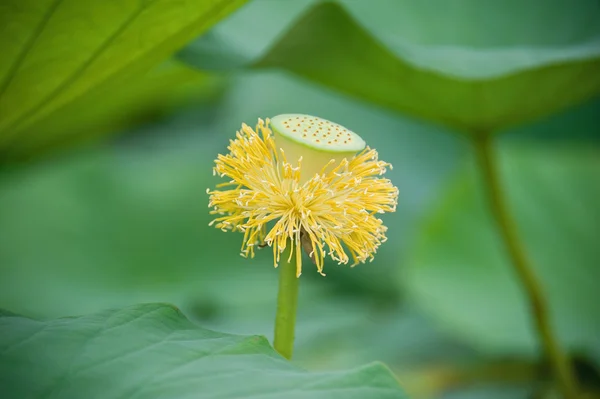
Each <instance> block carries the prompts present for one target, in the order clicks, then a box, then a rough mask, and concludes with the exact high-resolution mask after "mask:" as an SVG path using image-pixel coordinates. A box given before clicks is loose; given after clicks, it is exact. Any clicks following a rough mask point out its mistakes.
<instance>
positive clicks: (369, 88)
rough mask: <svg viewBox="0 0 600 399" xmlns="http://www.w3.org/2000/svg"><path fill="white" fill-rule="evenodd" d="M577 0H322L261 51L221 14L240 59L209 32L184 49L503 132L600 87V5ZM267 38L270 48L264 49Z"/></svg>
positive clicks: (200, 57)
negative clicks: (249, 48) (242, 48)
mask: <svg viewBox="0 0 600 399" xmlns="http://www.w3.org/2000/svg"><path fill="white" fill-rule="evenodd" d="M579 3H581V4H580V5H579V6H578V7H573V6H572V3H571V2H567V1H556V2H554V3H552V4H549V3H548V2H541V1H534V2H528V3H526V4H523V3H522V2H515V1H511V2H509V3H508V4H504V3H503V4H500V3H497V2H481V1H459V2H452V3H448V2H444V1H424V2H400V1H395V2H394V1H381V2H377V3H368V2H362V3H361V2H352V1H347V2H325V3H319V4H316V5H314V6H313V7H312V8H310V9H309V10H308V11H306V13H304V14H303V15H301V16H300V18H299V19H296V20H294V22H293V23H291V24H290V26H289V28H288V30H287V31H286V32H284V33H283V34H280V33H279V32H278V35H277V36H276V37H275V38H273V37H267V36H266V35H262V36H261V35H259V36H258V37H259V38H260V39H261V40H262V41H260V40H259V42H260V43H257V44H255V47H256V48H257V49H258V51H255V52H252V51H245V52H243V51H237V50H235V49H236V48H238V49H239V47H240V46H239V44H238V43H240V42H244V43H246V44H248V45H251V43H252V42H251V39H249V38H248V37H253V34H252V30H248V29H243V25H242V27H240V25H239V24H227V22H228V21H225V22H224V24H223V25H224V26H221V27H219V26H218V27H217V28H216V34H217V35H220V36H219V37H226V38H227V40H226V41H225V44H229V48H230V49H231V50H232V53H235V57H233V61H232V60H228V59H227V56H226V54H227V52H226V50H224V49H223V46H220V47H219V51H218V52H215V51H212V52H211V46H209V45H208V44H206V45H205V46H204V47H205V48H202V45H201V44H202V43H203V39H200V41H199V43H200V44H198V43H197V44H195V45H193V46H192V47H190V48H188V49H186V50H185V51H184V52H183V53H182V55H181V56H182V58H183V59H184V60H186V61H187V62H190V63H192V64H195V65H198V66H201V67H204V66H207V64H205V61H204V60H206V58H207V57H206V56H207V54H210V55H211V56H213V55H215V56H216V57H217V59H218V57H219V56H221V58H222V59H223V62H222V63H221V64H219V62H218V61H215V59H214V58H212V57H211V61H210V62H211V63H212V64H213V65H216V67H218V68H219V67H223V68H226V67H227V66H228V65H229V66H233V67H239V66H240V65H241V64H243V63H244V62H245V63H246V65H252V66H254V67H258V68H272V67H276V68H282V69H285V70H288V71H291V72H293V73H296V74H298V75H300V76H302V77H304V78H308V79H310V80H313V81H316V82H318V83H321V84H323V85H325V86H328V87H331V88H334V89H337V90H340V91H342V92H344V93H347V94H350V95H353V96H356V97H358V98H361V99H363V100H367V101H370V102H373V103H376V104H378V105H382V106H384V107H388V108H391V109H394V110H396V111H400V112H406V113H409V114H412V115H415V116H418V117H422V118H425V119H428V120H431V121H435V122H438V123H443V124H445V125H447V126H451V127H453V128H456V129H459V130H461V131H468V132H470V133H478V132H482V131H490V130H492V131H497V130H500V129H504V128H507V127H511V126H515V125H519V124H522V123H524V122H528V121H531V120H534V119H537V118H540V117H543V116H546V115H549V114H551V113H553V112H557V111H560V110H563V109H565V108H568V107H570V106H572V105H574V104H577V103H580V102H582V101H584V100H586V99H588V98H590V97H592V96H594V95H596V94H597V93H598V91H599V90H600V75H599V74H598V73H597V70H598V69H599V68H600V30H599V29H598V26H600V5H598V4H597V3H596V2H592V1H584V0H582V1H580V2H579ZM264 4H268V2H264ZM442 10H443V12H442ZM250 11H251V10H250V8H248V11H246V10H242V11H241V12H240V14H243V13H244V12H248V13H250ZM265 14H266V15H265V17H267V16H268V15H269V14H268V8H267V7H266V6H265ZM280 14H281V12H280V10H276V11H274V14H273V15H272V16H273V17H274V18H275V19H277V17H278V16H279V15H280ZM515 15H516V17H515ZM384 16H385V17H384ZM236 18H237V19H241V18H242V17H240V16H239V15H236ZM249 19H250V18H249ZM557 32H560V34H558V33H557ZM236 35H237V36H236ZM242 36H243V37H244V39H243V40H242V39H238V40H237V41H236V40H235V38H236V37H238V38H241V37H242ZM205 40H206V41H211V40H214V37H212V38H211V37H210V36H209V37H207V38H206V39H205ZM265 42H268V43H269V46H270V47H269V48H268V50H267V51H263V52H261V51H260V49H262V48H264V47H265V45H264V44H265ZM271 43H272V44H271ZM216 47H217V46H214V43H213V46H212V48H213V49H214V48H216ZM225 47H227V46H225ZM257 52H259V53H260V55H259V56H257V55H255V54H256V53H257ZM224 54H225V55H224ZM252 55H254V58H252ZM244 60H245V61H244ZM228 62H229V64H228Z"/></svg>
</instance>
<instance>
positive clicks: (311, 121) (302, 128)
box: [270, 114, 366, 181]
mask: <svg viewBox="0 0 600 399" xmlns="http://www.w3.org/2000/svg"><path fill="white" fill-rule="evenodd" d="M270 127H271V130H272V131H273V133H274V134H275V135H274V139H275V143H276V144H277V146H278V147H279V148H281V149H283V151H284V153H285V157H286V159H287V161H288V162H290V163H292V164H295V163H296V162H297V161H298V159H300V157H302V172H301V173H302V180H303V181H306V180H308V179H310V178H311V177H312V176H314V174H315V173H318V172H320V171H321V169H322V168H323V167H324V166H325V165H326V164H327V163H328V162H329V161H330V160H331V159H335V161H336V162H340V161H341V160H342V159H343V158H348V159H350V158H352V157H353V156H354V155H355V154H356V153H357V152H359V151H361V150H363V149H364V148H365V146H366V143H365V141H364V140H363V139H362V138H361V137H360V136H359V135H358V134H356V133H354V132H353V131H351V130H349V129H347V128H345V127H344V126H342V125H339V124H337V123H334V122H331V121H328V120H327V119H323V118H319V117H317V116H311V115H304V114H282V115H277V116H275V117H273V118H271V119H270Z"/></svg>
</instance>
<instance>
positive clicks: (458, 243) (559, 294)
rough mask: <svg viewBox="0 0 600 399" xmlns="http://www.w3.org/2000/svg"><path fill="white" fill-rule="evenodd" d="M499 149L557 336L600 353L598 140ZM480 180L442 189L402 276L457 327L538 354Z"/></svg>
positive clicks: (503, 347)
mask: <svg viewBox="0 0 600 399" xmlns="http://www.w3.org/2000/svg"><path fill="white" fill-rule="evenodd" d="M501 155H502V157H501V161H502V162H501V172H502V174H501V180H502V184H503V186H504V187H505V190H506V194H507V197H508V203H509V207H510V211H511V212H512V213H514V215H515V218H516V220H517V222H518V230H519V235H520V237H521V238H522V240H523V241H524V246H525V248H526V251H527V253H528V255H529V258H530V259H531V262H532V266H533V268H534V270H535V274H536V275H537V276H538V277H539V279H540V282H541V285H542V287H543V290H544V292H545V293H546V295H547V297H548V300H549V308H550V312H551V319H552V323H553V325H554V327H555V328H556V331H557V333H558V336H559V338H560V339H561V341H562V342H563V343H564V344H565V345H566V346H568V347H569V348H570V349H572V350H576V351H577V350H579V351H582V352H583V353H586V354H587V353H589V354H591V355H593V356H595V357H596V360H598V361H600V336H599V335H598V331H600V313H599V312H598V307H597V304H598V286H597V285H598V281H600V268H598V261H599V260H600V247H599V246H598V233H599V227H598V226H600V157H599V156H598V155H599V153H598V149H597V148H590V149H581V148H579V149H577V148H570V149H567V148H564V147H556V148H546V149H538V150H533V149H531V148H529V149H527V148H526V147H523V148H519V147H515V148H511V147H509V148H506V149H505V151H503V152H501ZM471 172H473V171H471ZM477 183H478V180H477V178H476V177H475V174H474V173H468V174H466V175H463V176H462V177H461V178H460V179H459V180H458V182H457V183H456V184H455V185H453V186H452V188H451V189H450V191H449V192H448V193H447V194H446V195H445V196H444V200H443V201H442V202H441V204H440V206H439V207H437V209H436V211H435V212H434V214H433V215H432V216H431V217H430V218H429V220H428V221H427V223H426V224H425V226H424V230H423V233H422V234H421V236H420V239H419V241H418V245H417V246H416V248H415V252H414V254H413V257H412V262H410V267H409V269H408V272H407V273H405V274H404V275H403V276H402V279H403V282H404V284H406V286H407V288H408V289H409V291H410V292H411V293H412V296H413V298H415V299H416V300H417V301H418V302H419V303H420V304H421V306H423V307H424V308H426V309H428V310H429V311H430V312H432V313H433V314H435V315H436V316H437V317H438V318H439V319H441V320H443V321H445V322H446V325H447V326H449V328H450V329H451V330H452V331H454V332H455V333H458V334H461V335H462V336H465V337H467V338H469V339H470V340H472V341H473V342H474V343H476V344H478V345H480V346H481V347H484V348H487V349H488V350H491V351H494V352H502V353H506V352H508V353H511V352H512V353H519V354H520V353H524V352H525V353H533V352H534V351H535V348H536V339H535V337H534V333H533V327H532V326H533V322H532V320H531V315H530V313H529V310H528V307H527V304H526V301H525V296H524V294H523V290H522V287H521V285H520V283H519V281H518V279H517V278H516V276H515V273H514V271H513V269H512V267H511V264H510V262H509V260H508V256H507V254H506V251H505V248H504V246H503V245H502V243H501V241H500V239H499V236H498V233H497V230H496V229H495V226H494V224H493V219H492V218H491V217H490V215H489V211H488V207H487V204H486V203H485V202H484V200H483V198H482V194H481V191H482V189H481V187H480V184H477ZM479 183H480V182H479Z"/></svg>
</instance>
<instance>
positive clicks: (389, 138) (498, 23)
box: [0, 0, 600, 399]
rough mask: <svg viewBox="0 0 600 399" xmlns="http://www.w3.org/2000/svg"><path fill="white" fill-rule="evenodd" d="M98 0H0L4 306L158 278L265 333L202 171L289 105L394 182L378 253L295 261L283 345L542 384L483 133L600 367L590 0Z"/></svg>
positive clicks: (66, 299) (421, 381)
mask: <svg viewBox="0 0 600 399" xmlns="http://www.w3.org/2000/svg"><path fill="white" fill-rule="evenodd" d="M92 3H94V4H96V3H98V4H100V2H96V1H92V2H90V3H89V4H88V5H87V6H84V5H83V4H84V3H81V5H79V6H78V5H76V4H75V2H68V1H65V2H64V3H63V4H62V5H60V4H59V3H54V2H50V1H39V2H35V1H25V2H20V3H19V2H10V1H7V2H4V3H3V4H2V5H1V6H0V14H2V15H3V17H1V18H2V22H3V23H2V24H0V25H2V26H3V28H0V29H1V32H2V33H3V34H2V36H3V39H0V40H2V43H3V49H4V48H6V51H4V50H3V52H4V54H3V55H2V62H1V64H2V69H0V83H1V84H2V86H0V308H4V309H8V310H10V311H12V312H15V313H18V314H23V315H27V316H30V317H35V318H41V319H50V318H55V317H61V316H73V315H80V314H87V313H93V312H96V311H99V310H102V309H107V308H118V307H123V306H126V305H131V304H136V303H143V302H168V303H172V304H175V305H176V306H178V307H179V308H181V309H182V311H183V313H184V314H185V315H186V316H188V317H189V318H191V319H192V320H194V321H195V322H197V323H199V324H200V325H201V326H203V327H207V328H211V329H215V330H218V331H222V332H227V333H239V334H261V335H265V336H266V337H267V338H269V339H271V337H272V329H273V318H274V310H275V298H276V290H277V285H276V283H277V273H276V270H275V269H273V268H272V266H271V265H272V260H271V256H272V254H271V252H269V251H266V250H265V251H261V252H259V253H258V255H257V256H256V258H255V259H252V260H246V259H243V258H241V257H240V256H239V255H238V254H239V247H240V246H241V239H242V236H241V235H239V234H232V233H227V234H226V233H222V232H220V231H219V230H217V229H214V228H210V227H208V222H209V221H210V220H211V218H210V216H209V214H208V209H207V202H208V198H207V195H206V193H205V190H206V188H207V187H212V186H214V184H215V182H217V181H218V179H215V178H214V177H213V176H212V162H213V160H214V158H215V157H216V155H217V154H218V153H223V152H224V151H226V146H227V143H228V140H229V139H230V138H232V137H233V136H234V134H235V131H236V130H237V129H239V127H240V125H241V123H242V122H245V123H247V124H249V125H253V124H254V123H255V122H256V120H257V118H266V117H270V116H274V115H277V114H280V113H288V112H292V113H307V114H313V115H317V116H320V117H323V118H326V119H329V120H332V121H335V122H337V123H340V124H342V125H344V126H346V127H348V128H350V129H352V130H354V131H356V132H358V133H359V134H360V135H361V136H362V137H363V138H364V139H365V140H366V141H367V143H368V144H369V145H370V146H371V147H374V148H376V149H377V150H378V151H379V154H380V157H381V158H382V159H384V160H386V161H388V162H391V163H392V164H393V165H394V169H393V171H391V172H389V177H390V178H391V179H392V181H393V182H394V183H395V185H397V186H398V187H399V190H400V198H399V204H398V210H397V212H396V213H395V214H390V215H384V216H383V219H384V221H385V223H386V225H387V226H388V227H389V241H388V242H387V243H386V244H384V245H383V246H382V248H381V250H380V251H379V253H378V254H377V256H376V259H375V261H374V262H373V263H371V264H369V263H367V264H365V265H360V266H358V267H356V268H354V269H350V268H348V267H345V266H338V265H337V264H335V263H330V264H327V265H326V268H325V269H326V270H325V272H326V273H327V277H321V276H320V275H319V274H317V273H316V270H315V272H314V273H311V272H310V268H309V269H308V270H307V271H306V272H305V273H304V274H303V275H302V278H301V292H300V302H299V303H300V305H299V312H300V313H299V318H298V323H297V349H296V354H295V359H294V362H295V363H297V364H298V365H300V366H302V367H305V368H307V369H310V370H338V369H345V368H350V367H355V366H358V365H361V364H364V363H368V362H371V361H376V360H378V361H383V362H385V363H386V364H387V365H388V366H389V367H390V368H391V370H392V371H393V372H394V373H395V375H396V376H397V377H398V380H399V381H400V383H401V385H402V386H403V387H404V388H405V390H406V391H407V392H408V394H409V396H410V397H413V398H482V399H491V398H530V397H532V395H542V394H543V393H544V392H545V390H546V389H547V385H546V382H547V380H548V379H549V374H548V371H547V370H546V368H545V367H544V365H543V364H542V363H540V361H539V351H538V349H537V344H536V338H535V336H534V334H533V332H532V329H531V321H530V316H529V313H528V311H527V307H526V304H525V302H524V296H523V294H522V290H521V288H520V285H519V283H518V281H517V280H516V278H515V275H514V274H513V272H512V269H511V267H510V264H509V262H508V259H507V255H506V253H505V250H504V247H503V246H502V244H501V242H500V240H499V237H498V233H497V232H496V230H495V228H494V224H493V223H492V219H491V217H490V215H489V211H488V208H487V204H486V203H485V201H484V198H483V196H482V187H481V181H480V175H479V174H478V173H477V170H476V169H475V168H474V165H473V162H472V161H473V159H472V158H473V155H472V154H473V151H472V147H471V143H470V137H472V136H477V135H479V134H482V133H486V132H494V133H496V144H497V151H498V156H499V159H500V161H501V165H500V167H501V169H500V170H501V178H502V184H503V186H504V189H505V191H506V196H507V198H508V203H509V206H510V209H511V211H512V212H513V214H514V215H515V218H516V220H517V222H518V228H519V233H520V234H521V236H522V238H523V241H524V244H525V246H526V249H527V251H528V253H529V255H530V257H531V258H532V260H533V262H534V266H535V269H536V272H537V273H538V274H539V276H540V280H541V281H542V283H543V286H544V289H545V291H546V292H547V294H548V300H549V303H550V308H551V312H552V317H553V322H554V325H555V328H556V331H557V334H558V335H559V338H560V340H561V342H562V343H563V344H564V346H565V347H567V348H568V349H569V351H570V352H571V353H572V354H573V355H576V356H577V370H578V375H579V377H580V379H581V381H582V383H583V384H584V385H585V386H586V388H587V389H590V390H593V389H594V387H598V386H599V385H600V377H599V374H598V367H599V366H600V311H598V303H600V301H599V299H600V298H599V295H598V288H597V287H598V283H599V282H600V264H599V263H600V246H599V245H598V239H599V237H600V157H599V156H598V155H599V150H600V148H599V144H600V125H599V122H600V101H599V100H598V99H597V98H596V97H595V96H596V94H597V92H599V91H600V3H598V2H597V1H583V0H581V1H575V2H572V1H571V2H570V1H566V0H565V1H533V0H531V1H524V2H518V1H505V2H498V1H495V2H492V1H475V0H472V1H455V2H444V1H419V2H409V1H391V0H388V1H385V0H378V1H351V0H348V1H338V2H319V1H296V0H294V1H276V0H254V1H248V2H247V3H245V4H242V3H244V2H239V1H238V2H225V3H224V4H220V3H221V2H218V1H213V2H202V1H196V2H194V1H190V2H188V3H189V4H188V3H186V6H185V7H187V6H189V7H190V9H193V10H196V11H197V12H198V15H192V14H193V13H194V12H196V11H193V12H192V11H190V10H187V11H186V10H185V9H183V7H184V6H183V5H181V4H179V3H177V2H169V1H162V2H157V4H158V5H157V6H156V7H160V8H159V9H155V8H152V7H155V6H154V5H149V4H147V5H146V4H145V3H142V4H144V5H143V6H141V9H140V10H141V11H140V12H139V16H137V17H135V18H137V19H136V21H135V22H131V21H129V19H130V18H133V17H132V15H137V14H135V13H134V14H131V13H129V14H128V13H126V12H125V11H127V10H126V7H128V6H129V3H131V10H134V11H135V10H137V9H136V7H138V3H137V2H124V3H123V4H117V2H106V3H102V5H101V6H100V5H97V4H96V5H97V7H98V8H96V9H95V8H93V7H92ZM159 3H160V4H159ZM171 3H173V4H171ZM196 3H197V4H196ZM209 3H210V4H209ZM234 3H235V4H234ZM86 4H87V3H86ZM199 4H202V5H201V6H200V5H199ZM204 4H206V6H205V5H204ZM237 6H241V7H240V8H239V9H236V7H237ZM47 7H57V8H56V9H55V11H53V12H54V13H55V14H54V16H52V18H47V16H48V15H49V14H47V12H48V8H47ZM178 7H181V8H182V9H181V10H176V9H177V8H178ZM203 7H204V8H206V10H204V11H203ZM211 7H212V8H211ZM217 7H220V8H219V9H218V10H217V11H218V12H217V11H215V10H214V9H216V8H217ZM31 10H33V11H31ZM131 10H129V11H131ZM61 12H62V14H61ZM153 12H154V13H155V14H156V15H154V14H152V13H153ZM229 12H232V13H231V14H229ZM63 14H64V15H63ZM74 15H75V16H76V17H74ZM79 15H81V18H79V17H78V16H79ZM153 15H154V16H153ZM188 15H189V19H190V21H184V19H185V18H186V17H187V16H188ZM207 15H208V16H207ZM33 16H36V18H37V17H38V16H39V18H40V19H39V20H43V21H46V22H44V23H42V25H38V24H37V23H38V22H36V21H38V20H34V19H35V18H33ZM115 16H119V17H122V18H121V19H118V18H116V17H115ZM44 18H46V19H44ZM61 18H63V20H61ZM110 18H112V19H110ZM153 18H156V19H153ZM178 18H179V19H178ZM196 18H199V19H196ZM202 18H204V19H202ZM109 19H110V21H111V23H114V24H116V25H114V26H113V25H110V24H108V25H107V24H104V22H105V21H107V20H109ZM180 20H181V21H180ZM115 21H116V22H115ZM119 21H121V22H122V23H123V24H122V25H119V24H120V23H121V22H119ZM197 21H204V22H205V23H204V22H203V24H202V26H200V25H198V23H197ZM61 22H62V23H61ZM53 23H55V24H56V25H57V26H54V27H53ZM177 23H179V24H180V25H177ZM135 24H138V25H139V26H137V25H135ZM144 24H147V26H146V25H144ZM186 24H187V25H186ZM167 25H168V26H167ZM36 26H37V27H38V28H39V27H40V26H41V28H39V29H37V30H36ZM131 26H134V27H135V29H134V28H132V27H131ZM115 27H116V28H115ZM121 28H122V31H120V30H119V29H121ZM52 29H56V32H54V31H52ZM103 29H104V30H105V31H106V32H104V31H103ZM27 32H29V33H27ZM118 32H120V33H119V34H120V36H119V38H117V39H115V38H114V37H113V36H114V35H116V33H118ZM123 32H125V33H123ZM86 35H88V36H86ZM103 35H104V36H103ZM96 36H97V37H96ZM107 38H108V39H107ZM127 40H130V41H131V46H132V47H131V48H129V47H127V46H128V45H129V44H130V43H129V42H127ZM66 43H71V44H70V45H68V46H67V44H66ZM4 45H6V47H4ZM23 46H25V47H23ZM182 46H185V47H183V48H182ZM23 48H27V49H29V50H28V52H25V53H24V52H23V51H22V49H23ZM134 48H135V49H136V50H132V49H134ZM176 50H180V51H179V52H177V53H174V52H175V51H176ZM136 51H137V52H136ZM128 57H129V58H128ZM15 65H16V66H15ZM536 397H544V396H536Z"/></svg>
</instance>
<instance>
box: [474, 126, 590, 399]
mask: <svg viewBox="0 0 600 399" xmlns="http://www.w3.org/2000/svg"><path fill="white" fill-rule="evenodd" d="M484 133H485V134H481V135H480V136H479V137H478V138H477V139H475V147H476V150H477V158H478V161H479V167H480V169H481V172H482V174H483V184H484V186H485V190H486V191H487V198H488V200H489V206H490V208H491V211H492V214H493V216H494V218H495V220H496V224H497V227H498V230H499V233H500V235H501V237H502V239H503V241H504V245H505V246H506V250H507V252H508V255H509V257H510V260H511V262H512V265H513V268H514V270H515V272H516V274H517V276H518V277H519V279H520V280H521V284H522V285H523V289H524V290H525V293H526V296H527V299H528V301H529V307H530V308H531V312H532V314H533V319H534V322H535V327H536V330H537V334H538V335H539V339H540V341H541V345H542V347H543V350H544V355H545V357H546V358H547V360H548V361H549V362H550V365H551V367H552V371H553V374H554V378H555V379H556V381H557V382H558V387H559V389H560V391H561V393H562V396H563V397H564V398H565V399H576V398H577V397H578V396H577V380H576V379H575V375H574V372H573V369H572V367H571V364H570V361H569V359H568V357H567V356H566V354H565V352H564V351H563V350H562V348H561V347H560V345H559V343H558V340H557V338H556V334H555V332H554V331H553V329H552V323H551V322H550V315H549V312H548V306H547V303H546V299H545V296H544V293H543V290H542V287H541V285H540V282H539V280H538V278H537V277H536V275H535V273H534V271H533V269H532V267H531V264H530V261H529V259H527V256H526V254H525V250H524V248H523V244H522V242H521V241H520V240H519V237H518V235H517V228H516V225H515V222H514V220H513V219H512V216H511V214H510V212H509V211H508V209H507V205H506V203H505V199H504V198H503V195H502V188H501V185H500V181H499V172H498V165H497V162H496V160H495V159H494V154H493V148H492V144H493V143H492V137H491V134H488V133H486V132H484Z"/></svg>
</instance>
